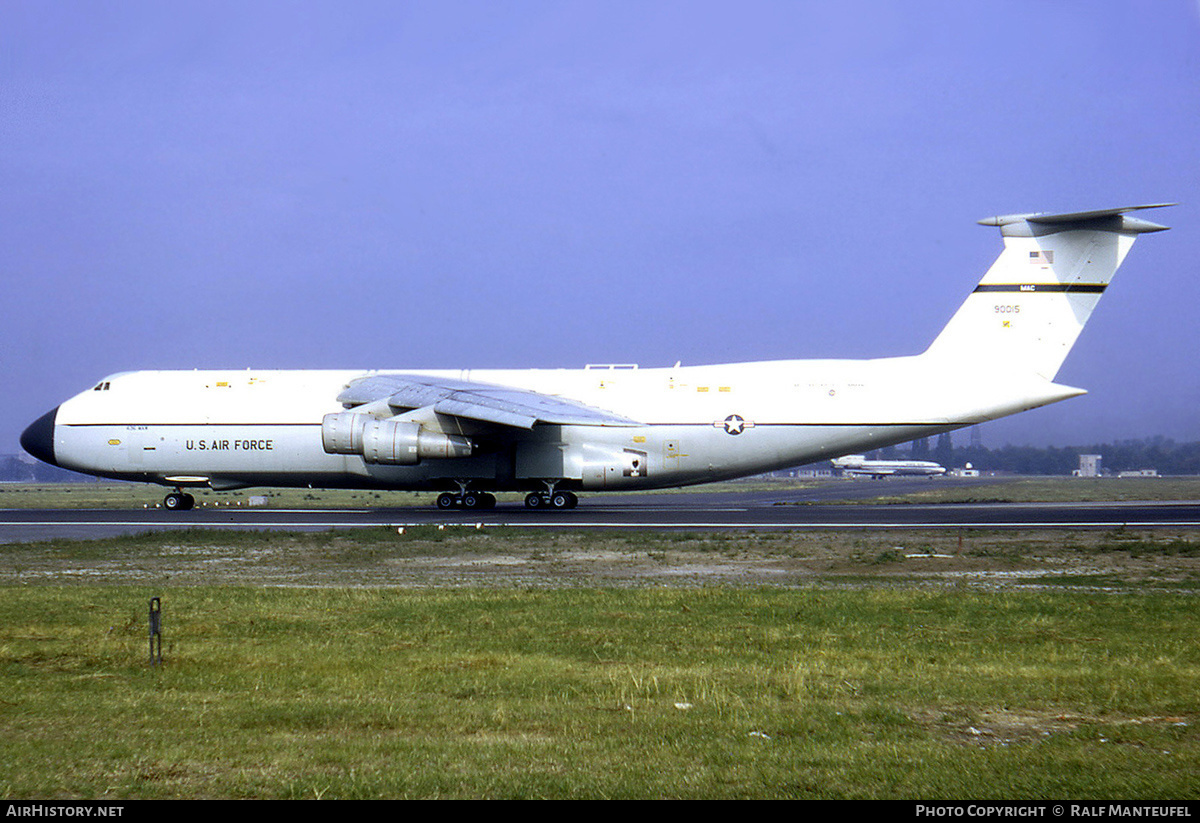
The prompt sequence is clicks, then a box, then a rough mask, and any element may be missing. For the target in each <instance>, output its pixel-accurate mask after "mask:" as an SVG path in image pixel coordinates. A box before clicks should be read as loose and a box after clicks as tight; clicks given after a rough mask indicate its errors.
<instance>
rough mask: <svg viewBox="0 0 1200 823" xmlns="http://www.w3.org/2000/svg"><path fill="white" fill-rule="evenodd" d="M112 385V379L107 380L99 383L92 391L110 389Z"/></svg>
mask: <svg viewBox="0 0 1200 823" xmlns="http://www.w3.org/2000/svg"><path fill="white" fill-rule="evenodd" d="M110 385H112V384H111V383H110V381H108V380H105V381H104V382H103V383H97V384H96V387H95V388H94V389H92V391H108V387H109V386H110Z"/></svg>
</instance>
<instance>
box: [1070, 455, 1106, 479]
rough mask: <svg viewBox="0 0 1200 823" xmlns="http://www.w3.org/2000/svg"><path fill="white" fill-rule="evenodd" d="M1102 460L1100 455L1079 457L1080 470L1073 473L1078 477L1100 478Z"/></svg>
mask: <svg viewBox="0 0 1200 823" xmlns="http://www.w3.org/2000/svg"><path fill="white" fill-rule="evenodd" d="M1100 459H1101V456H1100V455H1098V454H1081V455H1079V468H1078V469H1076V470H1075V471H1074V472H1072V473H1073V474H1074V475H1075V476H1076V477H1099V476H1100Z"/></svg>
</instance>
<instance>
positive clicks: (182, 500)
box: [163, 489, 196, 512]
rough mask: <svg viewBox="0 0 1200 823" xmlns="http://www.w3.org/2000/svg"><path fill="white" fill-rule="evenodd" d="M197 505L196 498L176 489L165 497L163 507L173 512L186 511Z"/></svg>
mask: <svg viewBox="0 0 1200 823" xmlns="http://www.w3.org/2000/svg"><path fill="white" fill-rule="evenodd" d="M195 505H196V498H194V497H192V496H191V495H190V494H186V493H184V492H182V491H179V490H178V489H176V490H175V491H173V492H171V493H170V494H168V495H167V496H166V497H164V498H163V508H164V509H166V510H167V511H171V512H185V511H187V510H188V509H190V508H191V507H192V506H195Z"/></svg>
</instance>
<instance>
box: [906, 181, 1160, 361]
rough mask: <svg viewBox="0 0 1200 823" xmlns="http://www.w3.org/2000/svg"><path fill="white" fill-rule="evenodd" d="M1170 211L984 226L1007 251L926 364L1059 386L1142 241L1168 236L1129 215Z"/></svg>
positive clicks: (1016, 219)
mask: <svg viewBox="0 0 1200 823" xmlns="http://www.w3.org/2000/svg"><path fill="white" fill-rule="evenodd" d="M1171 205H1174V204H1173V203H1157V204H1154V205H1147V206H1130V207H1128V208H1122V209H1105V210H1102V211H1087V212H1075V213H1072V214H1011V215H1006V216H1002V217H989V218H987V219H985V220H980V221H979V223H980V225H984V226H999V227H1000V233H1001V234H1002V235H1003V236H1004V251H1003V252H1001V253H1000V256H999V257H998V258H997V259H996V262H995V263H993V264H992V267H991V268H990V269H989V270H988V273H987V274H986V275H984V277H983V280H981V281H980V283H979V285H978V286H977V287H976V288H975V291H974V292H972V293H971V295H970V296H969V297H968V298H967V300H966V302H965V303H963V305H962V307H961V308H960V309H959V310H958V313H956V314H955V315H954V317H952V318H951V319H950V323H949V324H947V326H946V328H945V329H943V330H942V333H941V334H940V335H938V337H937V339H936V340H934V341H933V344H932V345H930V347H929V349H928V350H927V351H926V352H925V355H924V356H925V357H929V358H934V359H939V360H941V359H945V360H952V361H960V362H970V363H972V364H980V365H990V366H1003V367H1004V368H1005V369H1006V370H1007V369H1018V370H1021V371H1032V372H1034V373H1036V374H1038V375H1040V376H1042V377H1044V378H1045V379H1047V380H1053V379H1054V375H1055V374H1057V373H1058V370H1059V367H1060V366H1062V363H1063V360H1065V359H1066V357H1067V353H1068V352H1070V350H1071V346H1072V345H1074V343H1075V340H1076V338H1077V337H1079V332H1081V331H1082V330H1083V325H1084V323H1086V322H1087V320H1088V317H1090V316H1091V314H1092V310H1093V309H1094V308H1095V307H1096V303H1098V302H1099V300H1100V296H1101V295H1102V294H1103V293H1104V289H1105V288H1106V287H1107V286H1108V283H1109V281H1110V280H1112V277H1113V275H1114V274H1115V273H1116V271H1117V268H1118V267H1119V266H1120V265H1121V262H1122V261H1123V260H1124V259H1125V255H1126V254H1127V253H1128V252H1129V249H1130V247H1131V246H1132V245H1133V241H1134V240H1135V239H1136V237H1137V235H1139V234H1142V233H1144V232H1153V231H1162V230H1164V229H1166V228H1167V226H1160V225H1158V224H1156V223H1151V222H1149V221H1146V220H1141V219H1138V218H1136V217H1129V216H1128V215H1127V214H1126V213H1127V212H1131V211H1138V210H1140V209H1156V208H1161V207H1163V206H1171Z"/></svg>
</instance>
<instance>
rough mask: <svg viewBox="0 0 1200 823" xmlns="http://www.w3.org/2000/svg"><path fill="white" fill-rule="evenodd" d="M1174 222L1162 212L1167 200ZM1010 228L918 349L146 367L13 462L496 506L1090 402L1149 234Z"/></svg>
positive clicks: (178, 503)
mask: <svg viewBox="0 0 1200 823" xmlns="http://www.w3.org/2000/svg"><path fill="white" fill-rule="evenodd" d="M1159 205H1169V204H1159ZM1157 207H1159V206H1158V205H1148V206H1132V207H1129V208H1118V209H1105V210H1100V211H1088V212H1076V213H1070V214H1041V213H1039V214H1016V215H1007V216H1003V217H992V218H988V219H986V220H981V221H979V222H980V223H982V224H984V225H988V226H998V227H999V228H1000V232H1001V234H1002V235H1003V238H1004V249H1003V251H1002V252H1001V253H1000V256H999V258H998V259H997V260H996V262H995V263H994V264H993V265H992V267H991V268H990V269H989V270H988V272H987V274H986V275H984V277H983V280H982V281H980V283H979V285H978V286H977V287H976V288H975V290H974V291H973V292H971V294H970V295H969V296H968V297H967V299H966V301H965V302H964V303H963V304H962V307H961V308H960V309H959V310H958V312H957V313H956V314H955V315H954V316H953V317H952V318H951V319H950V322H949V324H947V326H946V327H945V329H943V330H942V332H941V334H940V335H938V336H937V338H936V339H935V340H934V341H933V343H932V344H931V345H930V346H929V348H928V349H927V350H926V351H925V352H924V353H923V354H919V355H915V356H908V357H888V358H882V359H875V360H779V361H772V362H755V363H734V364H723V365H712V366H688V367H682V366H678V365H676V366H675V367H673V368H649V369H641V368H636V367H632V366H603V367H595V366H592V367H588V368H584V369H573V370H568V369H561V370H560V369H551V370H539V369H532V370H520V371H518V370H453V371H407V370H395V371H368V372H362V371H138V372H124V373H120V374H114V375H112V376H110V377H105V378H104V379H103V380H101V381H99V382H98V383H97V384H96V385H95V386H94V387H92V388H90V389H88V390H87V391H84V392H82V393H81V394H78V395H76V396H75V397H72V398H71V399H70V400H67V401H66V402H64V403H63V404H62V405H60V406H58V407H57V408H55V409H54V410H52V411H50V412H49V413H47V414H45V415H43V416H42V417H41V418H39V419H38V420H37V421H35V422H34V423H33V424H31V425H30V426H29V428H28V429H26V430H25V433H24V434H23V435H22V437H21V444H22V446H24V447H25V449H26V450H27V451H29V453H30V454H32V455H34V456H35V457H38V458H40V459H41V460H44V461H46V462H47V463H52V464H54V465H57V466H62V467H63V468H67V469H72V470H74V471H79V472H86V473H88V474H93V475H98V476H101V477H110V478H120V479H124V480H140V481H146V482H151V483H158V484H161V485H164V486H167V487H169V488H172V489H173V491H171V493H170V494H168V495H167V496H166V499H165V501H164V505H165V506H166V507H167V508H168V509H188V508H191V506H192V505H193V502H194V500H193V497H192V496H191V495H190V494H188V493H187V491H186V490H187V489H188V488H195V487H206V488H211V489H215V490H218V491H220V490H229V489H239V488H245V487H250V486H292V487H314V488H363V489H397V490H401V489H402V490H409V491H414V490H415V491H421V490H425V491H436V492H440V494H439V495H438V497H437V504H438V506H440V507H442V508H454V507H462V508H468V509H476V508H490V507H492V506H494V505H495V503H496V498H495V496H494V492H497V491H524V492H527V493H528V494H527V496H526V497H525V505H526V506H528V507H529V508H532V509H537V508H542V507H551V508H556V509H568V508H572V507H574V506H575V504H576V503H577V502H578V498H577V496H576V493H577V492H580V491H614V490H622V491H624V490H631V489H655V488H663V487H669V486H684V485H689V484H694V483H706V482H710V481H714V480H723V479H729V478H735V477H742V476H746V475H751V474H758V473H760V472H766V471H770V470H773V469H779V468H784V467H788V466H797V465H801V464H804V463H810V462H815V461H818V460H830V459H832V458H836V457H839V456H841V455H845V454H850V453H856V452H858V453H861V452H865V451H869V450H871V449H876V448H880V447H882V446H888V445H892V444H896V443H903V442H906V441H909V440H913V439H916V438H918V437H928V436H930V435H936V434H939V433H941V432H946V431H951V430H953V429H958V428H961V427H964V426H971V425H975V424H977V423H982V422H984V421H987V420H994V419H996V418H998V417H1004V416H1005V415H1010V414H1016V413H1017V412H1022V411H1025V410H1027V409H1033V408H1037V407H1038V406H1044V405H1046V404H1048V403H1054V402H1057V401H1059V400H1065V399H1066V398H1068V397H1074V396H1076V395H1080V394H1083V393H1084V391H1083V390H1082V389H1077V388H1072V387H1070V386H1064V385H1059V384H1057V383H1055V382H1054V377H1055V375H1056V374H1057V373H1058V370H1059V367H1060V366H1061V365H1062V362H1063V360H1064V358H1066V356H1067V353H1068V352H1069V351H1070V349H1071V346H1072V344H1074V342H1075V339H1076V338H1077V337H1078V336H1079V333H1080V331H1081V330H1082V329H1083V326H1084V323H1085V322H1086V321H1087V319H1088V317H1089V316H1090V315H1091V313H1092V310H1093V309H1094V308H1095V306H1096V303H1097V301H1099V299H1100V297H1101V295H1102V294H1103V293H1104V289H1105V287H1106V286H1107V285H1108V283H1109V281H1110V279H1111V278H1112V276H1113V274H1114V273H1115V272H1116V270H1117V268H1118V267H1119V266H1120V265H1121V262H1122V261H1123V260H1124V258H1125V255H1126V253H1127V252H1128V251H1129V249H1130V247H1131V246H1132V245H1133V241H1134V240H1135V239H1136V238H1137V236H1138V235H1139V234H1143V233H1146V232H1155V231H1160V230H1162V229H1165V228H1166V227H1165V226H1160V225H1157V224H1155V223H1151V222H1148V221H1146V220H1143V219H1141V218H1138V217H1135V216H1133V215H1132V214H1131V212H1136V211H1139V210H1142V209H1149V208H1157Z"/></svg>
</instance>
